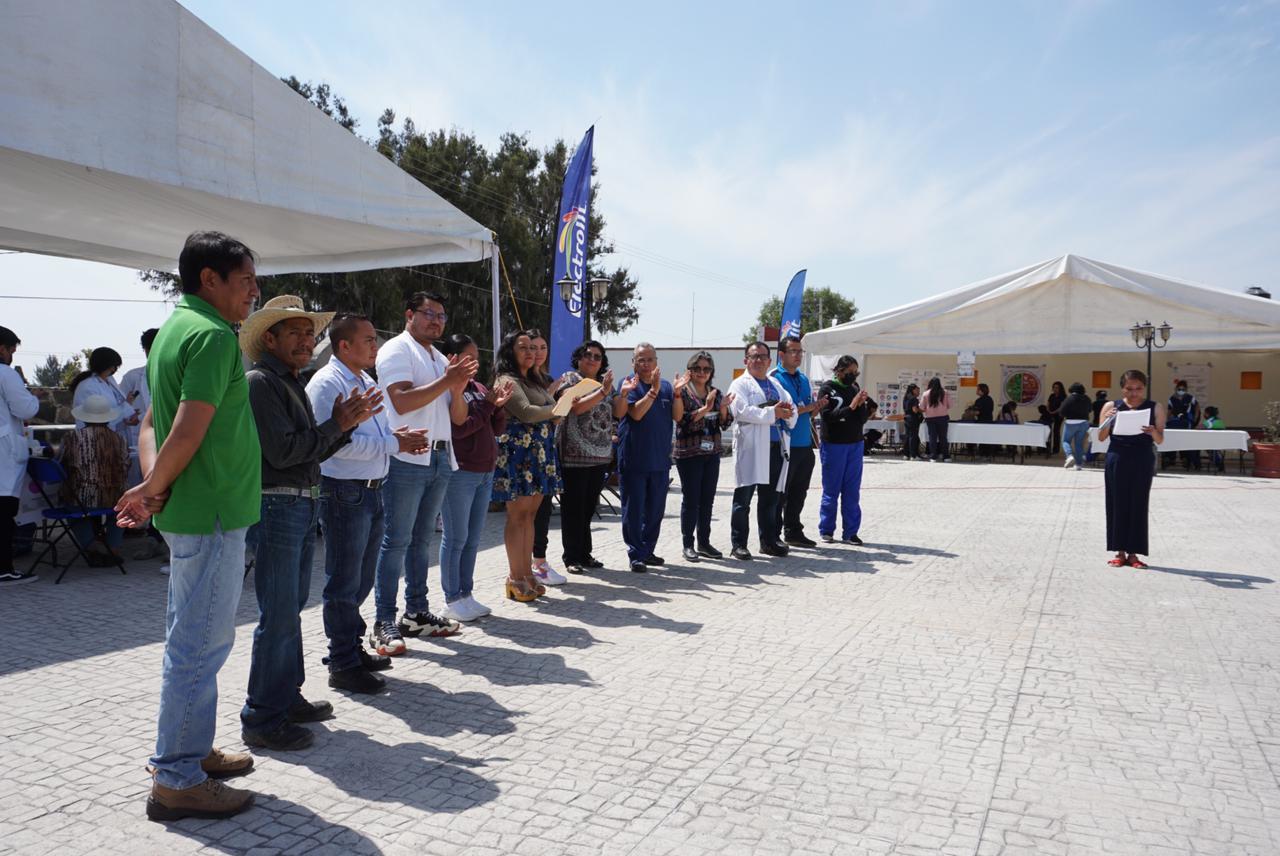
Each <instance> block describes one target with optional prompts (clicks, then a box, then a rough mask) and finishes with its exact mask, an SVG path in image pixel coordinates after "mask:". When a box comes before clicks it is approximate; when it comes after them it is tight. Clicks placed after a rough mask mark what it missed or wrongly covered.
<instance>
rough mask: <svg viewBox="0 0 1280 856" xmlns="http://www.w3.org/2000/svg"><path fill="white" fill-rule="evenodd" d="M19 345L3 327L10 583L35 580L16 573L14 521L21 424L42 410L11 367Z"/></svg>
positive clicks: (3, 577)
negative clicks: (14, 564) (14, 567)
mask: <svg viewBox="0 0 1280 856" xmlns="http://www.w3.org/2000/svg"><path fill="white" fill-rule="evenodd" d="M20 341H21V340H19V339H18V337H17V336H16V335H14V332H13V331H12V330H10V329H9V328H8V327H0V582H7V583H8V582H23V581H26V580H34V579H35V578H36V576H35V574H20V573H18V572H17V571H15V570H14V569H13V532H14V518H16V517H17V516H18V495H19V490H20V489H21V486H22V484H23V481H24V479H23V477H24V476H25V475H26V472H27V457H28V456H29V455H30V448H29V447H28V445H27V434H26V429H25V427H24V426H23V424H22V423H23V422H24V421H26V420H27V419H30V418H31V417H33V416H35V415H36V411H38V410H39V409H40V402H39V400H38V399H36V397H35V396H34V395H32V394H31V392H30V391H29V390H28V389H27V384H26V381H24V380H23V379H22V375H20V374H18V372H16V371H15V370H14V369H13V368H12V367H11V366H10V363H12V362H13V352H14V351H16V350H17V349H18V345H19V343H20Z"/></svg>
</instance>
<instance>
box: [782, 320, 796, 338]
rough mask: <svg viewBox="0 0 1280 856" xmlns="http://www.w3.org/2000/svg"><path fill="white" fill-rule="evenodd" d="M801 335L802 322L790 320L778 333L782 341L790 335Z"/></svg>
mask: <svg viewBox="0 0 1280 856" xmlns="http://www.w3.org/2000/svg"><path fill="white" fill-rule="evenodd" d="M799 335H800V322H799V321H788V322H787V323H785V324H783V325H782V330H781V332H779V333H778V341H782V340H783V339H785V338H787V337H788V336H799Z"/></svg>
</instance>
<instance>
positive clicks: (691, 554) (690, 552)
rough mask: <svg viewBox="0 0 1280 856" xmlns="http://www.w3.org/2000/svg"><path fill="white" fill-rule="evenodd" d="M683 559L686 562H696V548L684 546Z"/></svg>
mask: <svg viewBox="0 0 1280 856" xmlns="http://www.w3.org/2000/svg"><path fill="white" fill-rule="evenodd" d="M684 560H685V561H686V562H696V561H698V551H697V550H695V549H693V548H692V547H685V548H684Z"/></svg>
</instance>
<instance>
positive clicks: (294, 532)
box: [240, 295, 382, 750]
mask: <svg viewBox="0 0 1280 856" xmlns="http://www.w3.org/2000/svg"><path fill="white" fill-rule="evenodd" d="M332 319H333V313H332V312H307V311H305V310H304V309H303V306H302V300H301V299H300V298H297V297H293V296H291V295H283V296H281V297H276V298H274V299H272V300H270V301H268V302H267V304H266V306H264V307H263V308H262V309H260V310H258V311H257V312H255V313H254V314H253V315H251V316H249V318H248V319H247V320H246V321H245V322H244V324H243V326H242V327H241V328H240V347H241V349H242V350H243V351H244V352H245V354H246V355H247V356H248V357H249V359H251V360H253V361H254V363H253V368H252V369H251V370H250V371H249V373H248V375H247V377H248V380H249V404H250V406H251V407H252V408H253V418H254V422H255V423H256V424H257V426H258V439H259V442H260V443H261V446H262V518H261V520H260V522H259V523H258V525H257V526H256V527H255V529H256V531H255V532H254V539H255V543H256V544H257V552H256V561H255V564H254V591H255V592H256V594H257V596H258V616H259V617H258V626H257V628H256V629H255V630H254V632H253V658H252V661H251V665H250V668H249V692H248V697H247V698H246V699H245V703H244V708H243V709H242V710H241V711H240V724H241V738H242V739H243V740H244V742H245V743H246V744H247V745H249V746H257V747H263V748H267V749H277V750H290V749H302V748H305V747H306V746H309V745H311V741H312V740H313V735H312V733H311V732H310V731H308V730H307V729H305V728H302V727H301V726H300V725H298V723H299V722H317V721H319V720H322V719H327V718H328V717H329V715H330V714H331V713H332V711H333V705H331V704H329V703H328V702H319V703H315V704H313V703H311V702H308V701H307V700H306V699H304V698H303V697H302V683H303V680H304V678H305V673H304V670H303V665H302V628H301V623H300V621H299V613H300V612H301V610H302V607H303V606H304V605H305V604H306V600H307V593H308V591H309V590H310V588H311V563H312V558H313V556H314V553H315V533H316V522H317V518H318V516H319V498H320V462H321V461H323V460H325V459H326V458H328V457H329V456H330V455H332V454H333V453H334V452H335V451H336V450H337V449H338V448H339V447H341V446H343V445H345V444H346V443H348V442H350V440H351V432H352V431H354V430H355V428H356V426H357V425H359V424H360V423H361V422H364V421H365V420H366V419H368V418H370V417H371V416H373V414H374V413H375V412H377V411H379V410H381V409H382V408H381V401H382V394H381V392H379V391H378V388H377V387H371V388H370V390H369V391H368V392H367V393H363V392H361V391H359V390H358V389H353V390H352V391H351V395H350V396H348V397H339V398H338V400H337V401H335V402H334V405H333V412H332V414H331V418H329V419H326V420H325V421H324V422H322V423H320V424H318V425H317V424H316V418H315V414H314V413H313V412H312V409H311V401H310V399H308V398H307V392H306V389H305V387H303V385H302V381H301V380H300V379H299V377H298V373H299V372H300V371H301V370H302V369H303V368H305V367H306V366H307V364H308V363H310V362H311V356H312V353H313V352H314V350H315V344H316V334H317V333H319V332H320V330H321V329H323V328H324V327H325V326H326V325H328V323H329V322H330V321H331V320H332Z"/></svg>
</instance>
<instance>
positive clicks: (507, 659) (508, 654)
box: [376, 619, 595, 725]
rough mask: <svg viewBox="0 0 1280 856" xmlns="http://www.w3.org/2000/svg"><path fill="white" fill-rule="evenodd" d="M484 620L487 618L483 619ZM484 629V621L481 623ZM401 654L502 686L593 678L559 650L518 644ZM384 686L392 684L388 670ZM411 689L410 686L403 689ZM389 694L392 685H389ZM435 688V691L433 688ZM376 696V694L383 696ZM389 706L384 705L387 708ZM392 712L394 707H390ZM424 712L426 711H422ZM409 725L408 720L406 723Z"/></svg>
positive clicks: (581, 683)
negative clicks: (532, 649)
mask: <svg viewBox="0 0 1280 856" xmlns="http://www.w3.org/2000/svg"><path fill="white" fill-rule="evenodd" d="M486 620H488V619H486ZM481 629H484V625H483V624H482V625H481ZM405 656H407V657H412V658H413V659H423V660H427V661H429V662H431V663H434V664H435V665H437V666H440V667H442V668H445V669H452V670H453V671H455V672H458V673H460V674H464V675H479V676H481V677H484V678H485V679H487V680H488V681H489V682H490V683H492V684H496V685H497V686H502V687H521V686H537V685H539V684H565V685H569V686H578V687H589V686H594V685H595V682H594V681H593V680H591V676H590V675H588V674H587V673H586V672H584V671H582V670H581V669H574V668H571V667H569V666H567V665H565V662H564V657H562V656H560V655H559V654H549V653H532V652H529V651H525V650H522V649H520V648H495V647H493V646H489V645H484V644H480V645H471V644H469V643H466V642H461V643H457V644H454V645H450V646H448V647H445V646H437V647H432V648H426V647H415V648H410V649H409V652H408V654H406V655H405ZM384 677H387V684H388V686H392V678H391V677H390V673H386V674H384ZM398 683H401V684H403V685H404V686H405V687H406V688H408V687H417V686H423V685H422V684H419V683H417V682H416V681H415V682H409V681H400V682H398ZM407 691H408V692H412V690H407ZM391 692H392V694H395V693H396V689H395V687H394V686H392V690H391ZM437 692H439V691H438V690H437ZM383 697H384V696H377V697H376V698H383ZM390 709H391V708H390V707H388V710H390ZM424 711H430V712H431V713H432V715H434V707H432V706H427V707H425V708H424ZM393 712H394V711H393ZM424 715H426V714H425V713H424ZM410 724H411V725H412V723H410Z"/></svg>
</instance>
